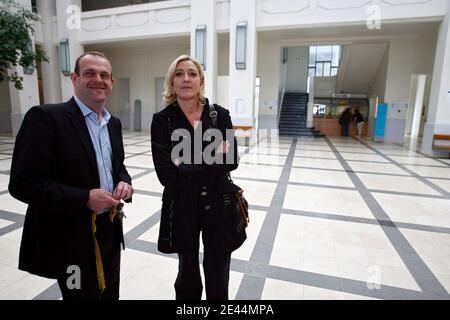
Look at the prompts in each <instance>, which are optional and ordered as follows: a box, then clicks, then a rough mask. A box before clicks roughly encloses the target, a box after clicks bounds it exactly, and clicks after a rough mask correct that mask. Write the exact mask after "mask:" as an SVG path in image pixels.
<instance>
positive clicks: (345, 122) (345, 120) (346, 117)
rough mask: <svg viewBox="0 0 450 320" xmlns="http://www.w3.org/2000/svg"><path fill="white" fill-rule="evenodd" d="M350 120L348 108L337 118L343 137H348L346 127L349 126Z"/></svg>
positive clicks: (350, 115)
mask: <svg viewBox="0 0 450 320" xmlns="http://www.w3.org/2000/svg"><path fill="white" fill-rule="evenodd" d="M351 121H352V114H351V112H350V108H347V109H345V110H344V112H342V115H341V116H340V118H339V124H340V125H341V135H342V136H343V137H348V129H349V127H350V122H351Z"/></svg>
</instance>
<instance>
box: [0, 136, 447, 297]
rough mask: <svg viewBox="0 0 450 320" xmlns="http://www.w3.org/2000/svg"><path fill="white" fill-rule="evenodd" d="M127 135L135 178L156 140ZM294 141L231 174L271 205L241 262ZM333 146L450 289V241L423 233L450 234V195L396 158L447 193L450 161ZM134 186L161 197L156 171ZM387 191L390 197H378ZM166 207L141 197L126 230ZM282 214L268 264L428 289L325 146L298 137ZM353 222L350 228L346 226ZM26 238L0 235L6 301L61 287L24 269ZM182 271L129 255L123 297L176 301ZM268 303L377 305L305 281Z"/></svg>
mask: <svg viewBox="0 0 450 320" xmlns="http://www.w3.org/2000/svg"><path fill="white" fill-rule="evenodd" d="M124 138H125V140H124V142H125V149H126V153H127V156H129V158H128V159H127V160H126V165H127V166H128V167H129V168H130V173H131V174H132V175H139V174H142V173H143V172H144V171H145V170H147V169H152V168H153V163H152V159H151V152H150V147H149V146H150V145H149V143H148V137H147V136H146V135H144V134H143V135H141V136H139V135H137V133H135V132H125V133H124ZM291 141H292V139H289V138H287V139H284V138H283V139H280V140H279V141H277V142H274V143H272V144H271V145H269V146H268V145H267V144H261V145H260V146H259V147H258V148H253V149H251V150H250V152H249V154H247V155H245V156H244V157H243V158H242V161H243V162H245V163H242V164H241V165H240V166H239V168H238V170H236V171H235V172H233V177H234V180H235V183H237V184H238V185H240V186H241V187H243V189H244V190H245V195H246V197H247V200H248V201H249V203H250V204H251V205H254V206H259V208H267V210H263V209H261V210H251V224H250V225H249V227H248V229H247V233H248V240H247V241H246V243H245V244H244V245H243V246H242V247H241V248H240V249H239V250H237V251H236V252H234V253H233V256H232V257H233V258H234V259H239V260H243V261H248V260H249V259H250V258H251V255H252V252H253V249H254V246H255V243H256V241H257V239H258V235H259V233H260V231H261V229H262V226H263V223H264V219H265V217H266V215H267V211H268V210H269V206H270V204H271V201H272V198H273V196H274V193H275V190H276V187H277V183H278V180H279V178H280V176H281V174H282V171H283V165H284V164H285V161H286V159H287V156H288V154H289V148H290V146H291ZM331 141H332V143H333V145H334V146H335V148H336V149H337V150H338V151H339V152H340V154H341V156H342V157H343V159H344V160H345V161H346V162H347V164H348V165H349V166H350V168H352V170H354V171H355V172H356V175H357V177H358V178H359V179H360V180H361V181H362V183H363V184H364V185H365V187H366V188H367V189H368V190H369V191H370V192H371V193H372V195H373V197H374V198H375V200H376V201H377V202H378V203H379V204H380V205H381V207H382V208H383V209H384V211H385V212H386V214H387V215H388V216H389V218H390V219H391V220H392V221H394V222H399V223H400V222H401V223H406V224H414V225H418V226H419V230H416V229H411V228H406V227H402V228H400V229H399V231H400V232H401V234H402V235H403V236H404V237H405V238H406V239H407V241H408V242H409V243H410V244H411V246H412V247H413V248H414V250H415V251H416V252H417V254H418V255H419V256H420V257H421V258H422V259H423V261H424V262H425V264H426V265H427V266H428V268H429V269H430V270H431V271H432V272H433V273H434V275H435V276H436V277H437V279H438V280H439V281H440V282H441V284H442V285H443V286H444V287H445V288H446V290H447V291H449V292H450V234H449V233H439V232H429V231H424V230H420V226H421V225H423V226H432V227H443V228H450V215H449V212H450V198H449V197H448V194H447V198H442V197H441V198H431V197H427V196H429V195H431V196H433V195H434V196H436V195H437V196H439V195H440V193H439V192H437V191H436V190H435V189H433V188H431V187H429V186H427V185H426V184H425V183H423V182H422V181H420V180H419V179H417V178H416V177H413V176H411V175H410V174H409V173H408V172H407V171H405V170H403V169H402V168H400V167H399V166H397V165H396V164H393V163H392V162H389V159H391V160H392V161H396V162H398V163H400V164H402V165H404V166H405V168H408V169H409V170H411V171H412V172H414V173H416V174H418V175H421V176H423V177H426V179H427V180H428V181H429V182H431V183H434V184H435V185H437V186H439V187H440V188H442V189H444V190H446V191H447V192H450V162H449V161H444V163H445V162H446V163H448V165H445V164H444V163H442V162H438V161H435V160H433V159H430V158H426V157H423V156H421V155H420V154H416V153H414V152H410V151H408V150H406V149H403V148H401V147H400V146H394V145H380V144H376V145H375V144H372V146H373V147H374V148H376V149H377V150H379V151H380V152H381V153H383V154H385V155H387V156H388V157H389V159H386V158H384V157H383V156H381V155H379V154H377V153H376V152H374V151H373V150H372V149H370V148H368V147H366V146H365V145H363V144H361V143H359V142H358V141H355V140H341V139H339V138H333V139H331ZM6 142H9V143H11V142H12V141H11V139H10V138H9V139H8V138H1V137H0V146H2V144H3V146H4V147H2V149H3V150H6V152H2V151H0V192H2V191H5V190H7V183H8V179H9V176H8V170H9V169H10V163H11V160H10V155H9V154H10V153H11V152H10V150H11V148H7V147H6V146H7V145H5V144H4V143H6ZM9 146H10V147H11V146H12V145H9ZM2 149H0V150H2ZM245 150H246V148H245V147H242V146H240V147H239V151H240V152H241V153H242V152H244V151H245ZM138 153H139V155H135V154H138ZM258 179H262V180H264V181H263V182H261V181H257V180H258ZM133 185H134V187H135V189H137V190H142V191H151V192H153V193H155V192H156V193H161V192H162V190H163V189H162V187H161V185H160V184H159V182H158V180H157V177H156V174H155V173H154V172H152V173H149V174H147V175H145V176H143V177H139V178H137V179H135V180H134V181H133ZM383 190H384V191H385V192H380V191H383ZM389 191H390V192H391V193H389ZM402 193H406V194H402ZM408 193H409V194H408ZM411 193H412V194H413V195H412V194H411ZM417 194H419V195H421V196H418V195H417ZM416 195H417V196H416ZM160 206H161V199H160V197H159V196H157V194H156V195H155V194H153V195H146V194H142V193H137V194H136V195H135V196H134V198H133V204H132V205H127V206H126V214H127V217H128V218H127V219H126V220H125V232H128V231H130V230H132V229H133V228H135V227H136V226H138V225H139V224H140V223H142V222H143V221H145V220H146V219H147V218H148V217H150V216H151V215H153V214H155V213H156V212H157V211H158V210H159V209H160ZM283 209H289V210H291V211H289V212H283V213H282V214H281V216H280V220H279V224H278V226H275V227H276V228H277V229H276V237H275V241H274V243H273V250H272V252H271V256H270V266H274V267H282V268H287V269H290V270H298V271H303V272H308V273H311V274H317V275H324V276H332V277H338V278H343V279H353V280H357V281H362V282H366V281H368V278H369V276H370V270H372V269H371V268H373V267H376V268H377V270H379V272H380V275H381V276H380V282H381V284H383V285H388V286H392V287H396V288H401V289H408V290H413V291H420V288H419V287H418V285H417V283H416V282H415V280H414V278H413V276H412V275H411V274H410V272H409V270H408V267H407V266H405V263H404V262H403V260H402V259H401V258H400V256H399V254H398V252H397V250H396V248H395V247H394V246H393V244H392V243H391V242H390V241H389V239H388V238H387V236H386V234H385V233H384V232H383V230H382V228H381V227H380V226H379V225H378V224H376V223H372V224H371V223H364V222H360V221H359V220H360V219H363V220H367V219H369V220H373V219H374V216H373V214H372V212H371V211H370V209H369V207H368V206H367V204H366V202H365V201H364V199H363V198H362V196H361V194H360V193H359V192H358V190H357V189H356V188H355V186H354V184H353V182H352V180H351V179H350V178H349V176H348V174H347V173H346V172H345V171H344V169H343V167H342V165H341V163H340V162H339V161H338V160H337V157H336V155H335V154H334V153H333V151H332V149H331V148H330V146H329V145H328V144H327V143H326V141H325V140H323V139H320V140H300V141H299V142H298V143H297V145H296V147H295V156H294V158H293V167H292V168H291V170H290V176H289V184H288V185H287V188H286V194H285V198H284V203H283ZM0 210H3V211H8V212H14V213H17V214H19V215H24V214H25V211H26V205H24V204H23V203H20V202H19V201H17V200H15V199H13V198H12V197H11V196H10V195H9V194H7V193H4V194H2V195H0ZM292 210H293V211H292ZM302 213H304V214H302ZM314 214H316V215H314ZM346 217H347V218H348V219H350V221H346V220H345V219H343V218H346ZM351 219H356V220H351ZM11 224H12V222H11V221H8V220H5V219H1V214H0V230H1V229H2V228H5V227H7V226H9V225H11ZM272 227H274V226H272ZM158 229H159V224H158V223H157V224H156V225H154V226H153V227H152V228H150V229H149V230H147V231H145V232H144V233H143V234H142V235H141V236H140V237H139V240H141V241H147V242H150V243H155V242H156V240H157V234H158ZM20 236H21V229H17V230H15V231H12V232H10V233H7V234H4V235H3V236H1V237H0V250H1V252H2V254H1V258H0V299H32V298H33V297H35V296H36V295H38V294H39V293H41V292H42V291H43V290H45V289H46V288H48V287H49V286H51V285H52V284H53V283H54V281H53V280H49V279H44V278H39V277H35V276H33V275H29V274H27V273H24V272H21V271H19V270H17V260H18V250H19V245H20ZM176 273H177V260H176V259H173V257H170V256H164V255H158V254H150V253H147V252H142V251H139V250H133V249H131V248H128V249H127V250H125V251H124V252H123V256H122V273H121V279H122V284H121V298H122V299H173V298H174V289H173V282H174V280H175V277H176ZM243 276H244V274H243V273H240V272H236V271H231V273H230V298H231V299H233V298H234V297H235V296H236V293H237V292H238V290H239V286H240V284H241V281H242V278H243ZM261 298H262V299H288V300H292V299H372V298H371V297H367V296H361V295H358V294H352V293H351V292H344V291H340V290H330V289H326V288H321V287H313V286H308V285H303V284H301V281H300V283H297V282H290V281H283V280H279V279H272V278H267V279H266V280H265V284H264V289H263V291H262V295H261Z"/></svg>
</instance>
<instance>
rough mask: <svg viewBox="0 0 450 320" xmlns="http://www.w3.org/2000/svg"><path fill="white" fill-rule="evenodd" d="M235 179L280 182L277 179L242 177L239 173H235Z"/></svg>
mask: <svg viewBox="0 0 450 320" xmlns="http://www.w3.org/2000/svg"><path fill="white" fill-rule="evenodd" d="M233 179H237V180H244V181H253V182H266V183H277V182H278V181H277V180H269V179H258V178H248V177H240V176H238V175H234V177H233Z"/></svg>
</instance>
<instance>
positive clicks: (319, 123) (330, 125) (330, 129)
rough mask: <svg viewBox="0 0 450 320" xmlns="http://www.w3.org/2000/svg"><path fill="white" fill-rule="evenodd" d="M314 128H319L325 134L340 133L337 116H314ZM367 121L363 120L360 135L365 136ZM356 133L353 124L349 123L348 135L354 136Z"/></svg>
mask: <svg viewBox="0 0 450 320" xmlns="http://www.w3.org/2000/svg"><path fill="white" fill-rule="evenodd" d="M313 125H314V128H315V129H317V130H320V132H321V133H322V134H324V135H327V136H340V135H341V125H340V124H339V118H316V117H315V118H314V120H313ZM367 128H368V125H367V122H364V127H363V131H362V135H361V137H366V136H367ZM355 134H356V129H355V125H354V124H353V123H351V124H350V127H349V135H350V136H351V137H354V136H355Z"/></svg>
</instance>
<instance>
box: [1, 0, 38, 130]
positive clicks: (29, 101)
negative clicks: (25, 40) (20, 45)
mask: <svg viewBox="0 0 450 320" xmlns="http://www.w3.org/2000/svg"><path fill="white" fill-rule="evenodd" d="M19 3H20V4H21V5H23V6H24V7H26V8H28V9H30V10H31V0H21V1H19ZM31 41H32V42H33V46H34V37H33V36H31ZM11 71H15V72H17V74H18V75H19V77H23V81H22V85H23V90H17V89H16V88H15V87H14V83H12V82H9V83H8V85H9V96H10V99H11V129H12V134H13V136H16V135H17V133H18V132H19V129H20V126H21V124H22V120H23V117H24V116H25V113H26V112H27V111H28V110H29V109H30V108H31V107H33V106H35V105H38V104H39V89H38V78H37V71H36V70H34V72H33V74H30V75H28V74H24V73H23V68H22V67H20V66H18V67H15V68H14V69H13V70H11Z"/></svg>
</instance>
